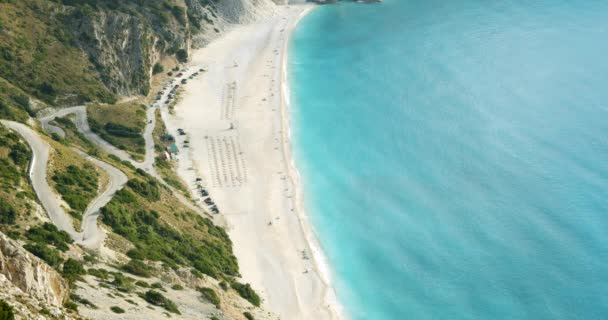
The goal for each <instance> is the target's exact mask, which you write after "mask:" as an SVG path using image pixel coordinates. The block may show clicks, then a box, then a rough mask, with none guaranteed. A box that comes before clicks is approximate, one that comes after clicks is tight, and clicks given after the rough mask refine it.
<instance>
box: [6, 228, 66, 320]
mask: <svg viewBox="0 0 608 320" xmlns="http://www.w3.org/2000/svg"><path fill="white" fill-rule="evenodd" d="M68 293H69V292H68V285H67V283H66V282H65V280H64V279H63V278H62V277H61V276H60V275H59V273H57V271H55V270H54V269H53V268H51V267H50V266H49V265H47V264H46V263H44V262H43V261H42V260H40V259H38V258H37V257H35V256H34V255H32V254H31V253H29V252H27V251H26V250H25V249H23V248H22V247H21V246H20V245H19V244H18V243H17V242H15V241H14V240H11V239H9V238H8V237H7V236H6V235H4V234H3V233H0V299H2V300H5V301H7V302H8V303H9V304H10V305H12V306H13V307H14V308H15V311H16V312H15V313H16V315H17V319H44V318H43V317H41V316H40V310H43V309H44V310H47V311H48V312H49V313H50V314H51V315H54V316H61V317H62V318H63V319H71V318H70V317H69V316H67V315H66V314H65V313H64V311H63V310H62V308H61V306H62V305H63V303H64V302H65V300H66V299H67V297H68Z"/></svg>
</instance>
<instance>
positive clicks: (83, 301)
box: [70, 293, 98, 309]
mask: <svg viewBox="0 0 608 320" xmlns="http://www.w3.org/2000/svg"><path fill="white" fill-rule="evenodd" d="M70 300H72V301H74V302H78V303H80V304H82V305H85V306H87V307H89V308H91V309H98V307H97V306H96V305H95V304H93V303H92V302H91V301H89V300H88V299H85V298H83V297H81V296H79V295H77V294H75V293H71V294H70Z"/></svg>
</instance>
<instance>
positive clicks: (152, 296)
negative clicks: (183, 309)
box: [142, 290, 181, 314]
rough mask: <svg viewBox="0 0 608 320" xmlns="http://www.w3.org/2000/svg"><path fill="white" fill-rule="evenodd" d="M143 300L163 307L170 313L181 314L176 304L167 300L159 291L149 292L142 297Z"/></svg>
mask: <svg viewBox="0 0 608 320" xmlns="http://www.w3.org/2000/svg"><path fill="white" fill-rule="evenodd" d="M142 299H144V300H146V301H147V302H148V303H150V304H152V305H155V306H159V307H162V308H164V309H165V310H167V311H169V312H172V313H176V314H181V313H180V312H179V310H178V309H177V306H176V305H175V303H174V302H173V301H171V300H169V299H167V298H166V297H165V296H164V295H163V294H162V293H160V292H158V291H154V290H148V291H146V293H144V294H143V295H142Z"/></svg>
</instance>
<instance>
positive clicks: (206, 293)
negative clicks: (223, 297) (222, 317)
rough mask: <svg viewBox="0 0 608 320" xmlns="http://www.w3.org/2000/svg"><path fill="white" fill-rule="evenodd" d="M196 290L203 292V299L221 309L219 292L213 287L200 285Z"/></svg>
mask: <svg viewBox="0 0 608 320" xmlns="http://www.w3.org/2000/svg"><path fill="white" fill-rule="evenodd" d="M196 290H198V292H200V293H201V295H202V297H203V299H205V300H207V301H209V302H211V303H213V305H215V307H216V308H218V309H219V307H220V297H219V296H218V295H217V293H215V291H214V290H213V289H211V288H206V287H198V288H196Z"/></svg>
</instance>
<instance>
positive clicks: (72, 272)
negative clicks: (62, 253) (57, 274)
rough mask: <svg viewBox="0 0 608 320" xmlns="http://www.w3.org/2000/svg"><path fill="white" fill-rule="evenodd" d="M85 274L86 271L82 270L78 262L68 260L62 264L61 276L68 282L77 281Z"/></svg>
mask: <svg viewBox="0 0 608 320" xmlns="http://www.w3.org/2000/svg"><path fill="white" fill-rule="evenodd" d="M86 273H87V271H86V270H85V269H84V267H83V266H82V263H81V262H80V261H77V260H74V259H72V258H68V260H66V261H65V262H64V263H63V270H62V274H63V276H64V277H66V279H68V280H69V281H70V282H74V281H76V280H78V279H79V278H80V276H81V275H83V274H86Z"/></svg>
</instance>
